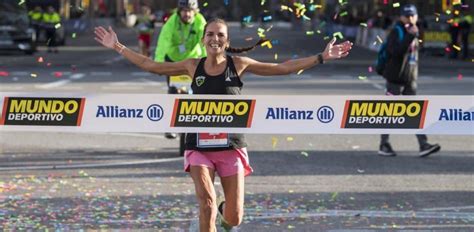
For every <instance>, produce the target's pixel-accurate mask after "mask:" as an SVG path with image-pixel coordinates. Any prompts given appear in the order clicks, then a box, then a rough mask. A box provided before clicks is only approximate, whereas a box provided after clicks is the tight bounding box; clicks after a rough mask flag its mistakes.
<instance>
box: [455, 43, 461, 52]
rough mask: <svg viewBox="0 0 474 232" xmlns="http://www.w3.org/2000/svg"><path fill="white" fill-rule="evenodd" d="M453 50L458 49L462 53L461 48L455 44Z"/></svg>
mask: <svg viewBox="0 0 474 232" xmlns="http://www.w3.org/2000/svg"><path fill="white" fill-rule="evenodd" d="M453 48H454V49H456V50H457V51H461V47H459V46H456V45H454V44H453Z"/></svg>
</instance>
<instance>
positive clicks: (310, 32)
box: [306, 31, 314, 35]
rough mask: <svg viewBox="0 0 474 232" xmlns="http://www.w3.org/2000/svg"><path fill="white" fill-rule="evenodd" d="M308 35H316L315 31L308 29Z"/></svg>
mask: <svg viewBox="0 0 474 232" xmlns="http://www.w3.org/2000/svg"><path fill="white" fill-rule="evenodd" d="M306 35H314V31H307V32H306Z"/></svg>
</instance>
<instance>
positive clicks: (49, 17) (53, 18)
mask: <svg viewBox="0 0 474 232" xmlns="http://www.w3.org/2000/svg"><path fill="white" fill-rule="evenodd" d="M43 24H44V27H45V29H46V38H47V42H46V43H47V45H48V52H55V53H57V52H58V48H57V45H56V29H57V28H59V27H61V16H59V14H58V13H57V12H56V10H55V9H54V7H52V6H48V11H47V12H46V13H44V14H43Z"/></svg>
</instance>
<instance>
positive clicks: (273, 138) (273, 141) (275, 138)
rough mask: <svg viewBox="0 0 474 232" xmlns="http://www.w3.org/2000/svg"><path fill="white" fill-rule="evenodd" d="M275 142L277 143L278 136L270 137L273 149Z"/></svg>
mask: <svg viewBox="0 0 474 232" xmlns="http://www.w3.org/2000/svg"><path fill="white" fill-rule="evenodd" d="M277 143H278V138H277V137H272V148H273V149H275V147H276V145H277Z"/></svg>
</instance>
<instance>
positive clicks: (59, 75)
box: [54, 72, 63, 78]
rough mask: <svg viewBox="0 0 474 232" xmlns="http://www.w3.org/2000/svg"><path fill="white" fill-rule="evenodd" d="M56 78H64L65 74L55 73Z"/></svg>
mask: <svg viewBox="0 0 474 232" xmlns="http://www.w3.org/2000/svg"><path fill="white" fill-rule="evenodd" d="M54 76H55V77H57V78H59V77H62V76H63V73H62V72H54Z"/></svg>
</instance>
